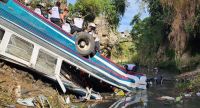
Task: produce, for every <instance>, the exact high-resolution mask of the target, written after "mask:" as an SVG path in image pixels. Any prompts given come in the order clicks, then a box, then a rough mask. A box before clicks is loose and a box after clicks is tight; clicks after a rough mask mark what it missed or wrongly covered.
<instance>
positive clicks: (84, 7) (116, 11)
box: [69, 0, 126, 29]
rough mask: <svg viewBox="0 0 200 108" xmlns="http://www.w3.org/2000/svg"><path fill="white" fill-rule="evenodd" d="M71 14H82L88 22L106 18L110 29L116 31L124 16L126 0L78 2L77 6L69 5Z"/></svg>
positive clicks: (82, 0) (81, 0)
mask: <svg viewBox="0 0 200 108" xmlns="http://www.w3.org/2000/svg"><path fill="white" fill-rule="evenodd" d="M69 7H70V11H71V13H76V12H80V13H81V14H82V15H83V16H85V20H86V21H88V22H92V21H94V19H95V17H97V16H99V15H103V16H105V17H106V19H107V21H108V22H109V24H110V27H112V28H113V29H116V28H117V26H118V24H119V21H120V20H121V17H122V16H123V15H124V12H125V8H126V0H77V2H76V4H75V5H74V6H73V5H69Z"/></svg>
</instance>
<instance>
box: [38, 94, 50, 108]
mask: <svg viewBox="0 0 200 108" xmlns="http://www.w3.org/2000/svg"><path fill="white" fill-rule="evenodd" d="M38 98H39V100H40V103H41V105H42V108H52V107H51V105H50V103H49V101H48V99H47V98H46V97H45V96H44V95H39V96H38Z"/></svg>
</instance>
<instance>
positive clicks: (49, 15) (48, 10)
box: [47, 7, 52, 21]
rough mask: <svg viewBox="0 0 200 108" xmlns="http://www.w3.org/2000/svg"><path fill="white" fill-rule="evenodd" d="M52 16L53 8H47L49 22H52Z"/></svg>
mask: <svg viewBox="0 0 200 108" xmlns="http://www.w3.org/2000/svg"><path fill="white" fill-rule="evenodd" d="M51 14H52V11H51V7H48V8H47V19H48V20H49V21H51V20H50V18H51Z"/></svg>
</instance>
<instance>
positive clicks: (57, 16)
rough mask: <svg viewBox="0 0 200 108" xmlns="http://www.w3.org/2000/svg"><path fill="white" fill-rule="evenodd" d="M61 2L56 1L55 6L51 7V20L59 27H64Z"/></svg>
mask: <svg viewBox="0 0 200 108" xmlns="http://www.w3.org/2000/svg"><path fill="white" fill-rule="evenodd" d="M60 5H61V3H60V2H56V4H55V6H54V7H53V8H52V9H51V12H52V14H51V18H50V20H51V22H53V23H54V24H56V25H58V26H59V27H62V21H61V15H62V13H61V9H60Z"/></svg>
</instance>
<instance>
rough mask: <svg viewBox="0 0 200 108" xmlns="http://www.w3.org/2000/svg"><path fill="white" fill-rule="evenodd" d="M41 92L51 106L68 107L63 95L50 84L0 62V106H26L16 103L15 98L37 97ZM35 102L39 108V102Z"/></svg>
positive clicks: (57, 107) (18, 107) (54, 107)
mask: <svg viewBox="0 0 200 108" xmlns="http://www.w3.org/2000/svg"><path fill="white" fill-rule="evenodd" d="M41 94H42V95H44V96H45V97H47V99H48V101H49V102H50V105H51V106H52V107H53V108H63V107H68V106H67V105H65V104H64V98H63V97H64V96H62V95H60V94H59V92H58V91H57V90H56V89H54V87H53V86H52V85H51V84H49V83H44V82H43V81H41V79H38V78H34V76H32V75H31V74H29V73H28V72H25V71H23V70H18V69H16V68H12V67H10V66H8V65H7V64H4V63H1V67H0V107H8V106H13V107H14V108H15V107H16V108H26V107H25V106H22V105H19V104H17V99H19V98H20V99H25V98H32V97H37V96H39V95H41ZM36 100H37V98H36ZM36 103H37V105H38V108H40V107H41V103H40V102H39V101H38V102H36Z"/></svg>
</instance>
